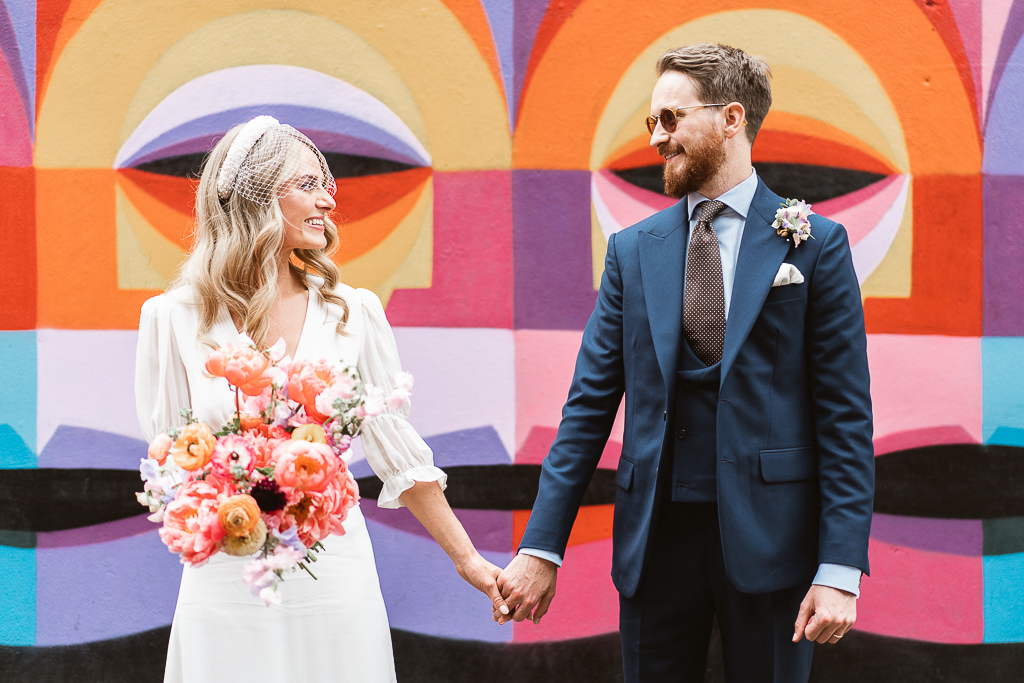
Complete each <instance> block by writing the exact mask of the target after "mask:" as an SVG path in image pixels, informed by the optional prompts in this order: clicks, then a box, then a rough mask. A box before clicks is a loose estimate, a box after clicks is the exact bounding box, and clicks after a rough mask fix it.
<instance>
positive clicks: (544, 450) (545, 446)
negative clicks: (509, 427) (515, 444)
mask: <svg viewBox="0 0 1024 683" xmlns="http://www.w3.org/2000/svg"><path fill="white" fill-rule="evenodd" d="M621 415H622V413H621V411H619V415H617V416H616V417H617V418H621ZM557 434H558V429H557V428H555V427H534V428H532V429H531V430H530V433H529V434H528V435H527V436H526V440H525V441H523V445H522V448H520V449H519V451H517V452H516V460H515V461H516V463H518V464H520V465H539V464H541V463H542V462H544V458H545V457H547V454H548V451H549V450H551V444H553V443H554V442H555V436H556V435H557ZM620 455H622V442H621V441H613V440H612V439H608V441H607V443H605V445H604V451H602V453H601V459H600V460H599V461H598V463H597V466H598V467H599V468H602V469H609V470H614V469H615V468H617V467H618V466H619V456H620Z"/></svg>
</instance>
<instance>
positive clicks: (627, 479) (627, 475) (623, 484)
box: [615, 458, 633, 491]
mask: <svg viewBox="0 0 1024 683" xmlns="http://www.w3.org/2000/svg"><path fill="white" fill-rule="evenodd" d="M615 483H616V484H618V485H619V488H620V489H622V490H623V491H628V490H629V489H631V488H632V487H633V461H632V460H626V459H625V458H619V468H618V469H617V470H616V471H615Z"/></svg>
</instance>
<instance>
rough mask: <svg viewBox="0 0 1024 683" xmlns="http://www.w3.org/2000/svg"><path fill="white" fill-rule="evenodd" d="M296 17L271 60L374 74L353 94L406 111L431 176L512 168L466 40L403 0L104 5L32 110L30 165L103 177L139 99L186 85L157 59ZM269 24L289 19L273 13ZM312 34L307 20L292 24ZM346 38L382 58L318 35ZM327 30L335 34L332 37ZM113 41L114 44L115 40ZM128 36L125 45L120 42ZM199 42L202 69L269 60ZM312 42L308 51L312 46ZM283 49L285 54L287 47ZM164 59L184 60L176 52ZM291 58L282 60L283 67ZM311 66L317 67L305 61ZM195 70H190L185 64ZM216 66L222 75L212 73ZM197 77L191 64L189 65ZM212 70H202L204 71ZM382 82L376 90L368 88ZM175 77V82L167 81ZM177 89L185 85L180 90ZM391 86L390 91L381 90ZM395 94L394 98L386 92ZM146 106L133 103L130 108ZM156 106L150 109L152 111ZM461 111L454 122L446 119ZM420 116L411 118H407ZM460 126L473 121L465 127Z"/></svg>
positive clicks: (142, 0)
mask: <svg viewBox="0 0 1024 683" xmlns="http://www.w3.org/2000/svg"><path fill="white" fill-rule="evenodd" d="M281 9H290V10H296V11H297V13H305V14H308V15H312V16H313V17H315V18H317V19H318V20H319V21H322V22H323V23H322V24H320V23H317V24H316V25H315V26H316V28H315V33H313V34H312V35H311V34H310V33H309V32H308V30H305V29H304V32H302V33H300V32H299V31H298V30H297V29H294V28H293V25H292V24H287V23H286V24H285V25H284V26H279V27H278V32H279V35H280V37H279V39H278V40H276V41H273V45H274V46H276V47H273V48H272V49H273V50H275V51H276V54H277V56H278V58H279V60H278V61H280V62H281V63H285V64H293V65H298V66H306V67H308V68H315V69H318V70H321V71H324V72H325V73H331V74H337V73H339V72H341V73H344V72H345V71H344V69H345V67H344V66H342V65H340V64H339V62H340V61H342V60H343V59H345V58H347V57H349V56H355V57H357V58H358V59H359V60H360V61H359V62H358V64H356V65H353V68H360V69H362V68H370V65H379V64H384V65H385V66H381V67H379V68H377V67H374V68H375V69H376V71H374V72H368V73H362V74H361V77H360V78H356V76H355V75H352V76H351V78H353V79H354V81H350V82H353V84H354V85H357V86H359V87H363V86H366V89H367V90H368V92H371V94H374V95H375V96H377V95H378V93H380V94H382V95H383V97H380V98H379V99H381V100H382V101H384V102H385V103H388V104H389V106H391V103H389V102H388V100H391V102H393V103H395V105H394V106H393V109H394V110H395V111H396V113H399V114H400V115H401V113H402V112H403V111H408V110H409V108H410V107H413V108H415V109H416V110H418V111H419V113H420V116H419V118H420V119H421V120H422V124H417V123H416V121H415V120H407V124H409V125H410V126H411V127H412V126H420V128H421V131H422V132H419V131H416V129H415V128H412V129H413V131H414V133H417V134H418V135H423V136H424V138H425V139H424V140H423V144H424V147H426V148H427V150H428V151H429V152H430V154H431V157H432V158H433V160H434V167H435V168H437V169H438V170H468V169H492V168H508V167H509V166H510V165H511V156H512V153H511V139H510V136H509V130H508V116H507V113H506V109H505V103H504V96H503V94H502V93H501V91H500V89H499V86H498V84H497V83H496V82H495V80H494V78H493V77H492V75H491V72H490V70H489V69H488V67H487V64H486V62H485V61H484V59H483V57H482V56H481V55H480V53H479V51H478V50H477V48H476V45H475V44H474V42H473V40H472V39H471V37H470V36H469V35H468V34H467V33H466V31H465V29H464V28H463V27H462V26H461V24H460V23H459V22H458V20H457V19H456V18H455V17H454V16H453V15H452V13H451V12H450V11H449V10H448V9H447V7H445V6H444V4H443V3H441V2H440V1H439V0H423V1H422V2H420V3H417V4H416V5H415V7H412V6H410V5H409V3H407V2H402V0H349V1H348V2H345V3H324V2H320V1H315V0H218V2H208V1H206V0H179V1H178V2H174V3H169V2H165V1H163V0H108V1H107V2H105V3H103V4H102V5H100V6H99V7H98V8H97V9H96V10H95V11H94V12H93V14H92V15H91V16H90V17H89V19H88V20H87V21H86V22H85V23H84V24H83V25H82V26H81V28H80V29H79V30H78V32H77V33H76V34H75V36H74V37H73V38H71V40H70V41H69V42H68V44H67V46H66V47H65V49H64V51H63V52H62V54H61V55H60V56H59V57H58V62H57V64H56V66H55V68H54V71H53V76H52V78H51V79H50V82H49V87H48V89H47V92H46V93H44V95H43V98H42V103H41V106H40V110H39V118H38V125H37V135H36V163H37V166H39V167H49V168H62V167H63V168H67V167H77V168H109V167H110V166H111V165H112V164H113V161H114V158H115V156H116V153H117V150H118V149H119V147H120V142H121V140H123V139H124V136H125V132H124V131H125V130H126V129H127V128H129V127H130V125H131V124H130V123H129V117H130V118H131V120H141V117H143V116H145V114H146V113H148V112H146V111H143V110H144V109H145V104H144V103H145V98H147V97H150V98H151V100H150V101H152V99H156V101H159V99H158V98H159V97H161V95H160V93H163V95H164V96H165V95H166V93H168V92H171V91H172V90H173V89H175V88H176V87H178V86H180V85H182V83H184V82H187V80H188V78H189V77H190V76H191V77H194V76H195V75H198V74H194V70H193V71H189V68H188V67H181V68H177V67H175V66H174V65H173V64H160V62H161V60H162V58H163V57H164V56H165V55H166V54H167V53H168V52H169V51H171V50H172V48H174V47H175V45H176V44H177V43H178V42H180V41H182V40H185V39H186V38H187V37H188V36H189V35H190V34H192V33H193V32H194V31H197V30H199V29H201V28H202V27H203V26H205V25H207V24H209V23H211V22H214V21H217V20H218V19H222V18H225V17H230V16H232V15H240V14H243V15H245V16H246V17H247V18H243V22H242V23H243V25H245V24H246V23H247V22H252V23H251V24H249V25H250V26H253V27H255V28H258V29H259V30H260V31H263V30H264V27H265V24H263V23H262V22H263V19H262V18H261V17H260V15H261V13H260V12H259V11H257V10H281ZM274 16H281V17H283V16H285V15H284V14H277V15H274ZM298 25H299V26H302V27H306V28H308V27H309V26H310V24H309V23H308V21H305V20H303V21H299V23H298ZM338 27H344V29H345V30H346V31H347V32H348V33H347V34H346V35H348V34H354V35H356V36H358V37H359V38H360V40H361V41H363V42H364V43H365V45H367V46H369V48H372V50H373V51H375V52H376V53H377V54H378V55H379V56H380V59H377V60H375V59H374V58H373V57H372V56H369V55H371V54H372V53H371V52H369V51H367V50H365V49H361V48H360V45H359V44H357V43H356V42H353V41H351V40H350V41H349V42H348V43H344V44H343V46H342V47H343V49H341V50H340V51H339V50H337V49H336V50H333V51H332V50H331V45H330V44H329V43H327V41H324V40H323V39H322V37H321V30H323V31H327V32H328V35H333V36H338V35H340V33H339V28H338ZM332 31H333V33H331V32H332ZM113 36H117V37H119V39H118V40H112V37H113ZM122 36H131V40H130V41H125V40H121V39H120V37H122ZM204 36H206V38H207V41H208V44H207V45H204V46H202V47H203V48H205V52H204V54H205V57H204V59H206V60H208V61H207V64H208V65H209V64H212V63H215V62H216V63H219V64H233V65H237V62H238V60H239V59H240V53H239V51H242V53H244V54H246V55H249V57H248V58H249V59H250V60H252V61H251V62H250V63H267V58H266V56H265V53H262V51H261V56H259V58H258V59H257V58H256V56H254V55H253V53H252V51H251V50H252V49H253V48H255V49H261V48H263V47H265V46H261V45H258V44H257V43H253V42H252V39H251V38H250V37H248V36H246V37H245V38H244V39H242V40H241V42H242V43H246V42H250V43H251V44H250V45H245V46H239V45H238V43H239V42H240V41H239V39H238V38H237V36H232V37H233V38H234V39H233V40H231V41H227V40H225V39H224V38H225V36H208V35H207V34H204ZM314 43H315V44H316V45H315V46H314V47H310V45H311V44H314ZM288 47H290V50H289V49H286V48H288ZM172 54H177V55H180V54H181V51H180V50H179V51H176V52H174V53H172ZM286 57H287V59H286ZM314 59H315V60H316V62H315V63H311V62H313V60H314ZM190 64H193V65H194V62H190ZM154 68H158V69H159V70H160V72H162V73H163V74H165V78H167V79H169V80H168V81H167V82H160V83H156V82H153V81H148V82H147V75H148V74H149V73H150V71H152V70H153V69H154ZM217 68H222V67H221V66H218V67H217ZM193 69H194V66H193ZM212 70H215V69H213V68H210V67H209V66H207V68H206V71H205V72H209V71H212ZM383 72H391V73H393V74H394V75H395V79H397V80H398V81H400V82H402V83H403V84H404V85H405V88H406V89H407V90H408V92H409V93H410V94H411V100H412V102H411V103H410V104H409V105H401V104H399V103H397V101H396V97H397V96H398V95H399V93H398V91H397V90H396V89H395V86H394V85H393V82H394V80H395V79H391V78H390V77H389V76H387V75H382V73H383ZM375 78H380V79H381V83H383V84H384V85H372V84H370V81H372V80H373V79H375ZM175 79H178V80H181V82H175ZM182 79H184V80H182ZM144 83H145V85H146V87H147V88H154V89H155V93H154V94H153V95H152V96H150V95H148V94H146V93H142V94H140V92H139V91H140V89H141V88H142V86H143V84H144ZM389 83H390V85H389ZM381 88H384V89H385V90H386V89H387V88H391V90H392V92H390V93H389V92H384V91H383V90H381ZM140 97H141V98H143V99H140V100H139V101H138V104H134V106H133V103H135V102H136V99H137V98H140ZM154 104H155V102H154ZM453 112H457V117H456V116H454V115H453ZM415 118H416V117H413V119H415ZM467 122H471V124H470V123H467Z"/></svg>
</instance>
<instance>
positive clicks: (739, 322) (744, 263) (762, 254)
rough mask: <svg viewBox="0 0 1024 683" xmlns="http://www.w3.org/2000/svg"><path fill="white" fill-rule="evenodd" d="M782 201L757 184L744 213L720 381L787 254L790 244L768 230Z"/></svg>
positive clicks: (764, 186)
mask: <svg viewBox="0 0 1024 683" xmlns="http://www.w3.org/2000/svg"><path fill="white" fill-rule="evenodd" d="M781 203H782V199H781V197H779V196H778V195H776V194H775V193H774V192H772V191H771V190H769V189H768V187H767V186H766V185H765V184H764V183H763V182H761V181H760V180H758V181H757V191H756V192H755V193H754V199H753V200H752V201H751V203H750V211H748V212H747V222H746V224H745V225H744V227H743V239H742V240H741V241H740V253H739V257H738V260H737V262H736V277H735V279H734V281H733V288H732V301H731V303H730V304H729V319H728V321H727V322H726V326H725V347H724V349H723V351H722V381H723V382H724V381H725V377H726V375H727V374H728V372H729V368H730V367H732V363H733V361H735V360H736V354H737V353H739V349H740V347H741V346H742V345H743V342H744V341H746V339H747V335H749V334H750V330H751V328H752V327H753V326H754V320H756V319H757V316H758V314H759V313H760V312H761V306H762V304H764V300H765V298H766V297H767V296H768V292H769V290H770V289H771V286H772V282H774V281H775V274H776V273H777V272H778V271H779V266H780V265H782V261H783V259H785V258H786V254H787V253H789V246H790V242H789V241H788V240H786V239H783V238H782V237H780V236H779V235H778V234H777V233H776V232H775V230H774V229H773V228H772V227H771V224H772V221H774V220H775V210H776V209H778V208H779V205H780V204H781Z"/></svg>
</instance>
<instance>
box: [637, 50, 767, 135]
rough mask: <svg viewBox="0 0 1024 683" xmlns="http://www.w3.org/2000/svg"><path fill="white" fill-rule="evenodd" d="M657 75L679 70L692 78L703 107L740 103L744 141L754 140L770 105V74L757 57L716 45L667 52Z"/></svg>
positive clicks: (658, 67)
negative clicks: (744, 113) (744, 123)
mask: <svg viewBox="0 0 1024 683" xmlns="http://www.w3.org/2000/svg"><path fill="white" fill-rule="evenodd" d="M657 71H658V76H661V75H662V74H664V73H665V72H666V71H678V72H680V73H683V74H686V75H687V76H689V77H690V78H691V79H693V82H694V85H695V86H696V90H697V98H698V99H699V100H700V101H701V102H702V103H704V104H712V103H717V102H723V103H729V102H739V103H740V104H742V105H743V109H744V110H746V116H747V131H746V132H747V139H749V140H750V142H751V144H753V142H754V138H755V137H757V131H758V130H760V128H761V123H762V122H763V121H764V117H765V116H767V115H768V109H769V108H770V107H771V106H772V85H771V75H772V71H771V69H769V68H768V65H767V64H766V63H765V61H764V60H763V59H761V58H760V57H753V56H751V55H748V54H747V53H746V52H744V51H743V50H740V49H738V48H735V47H729V46H728V45H719V44H716V43H696V44H694V45H686V46H685V47H677V48H675V49H674V50H669V51H668V52H666V53H665V54H663V55H662V56H661V58H660V59H658V66H657Z"/></svg>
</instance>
